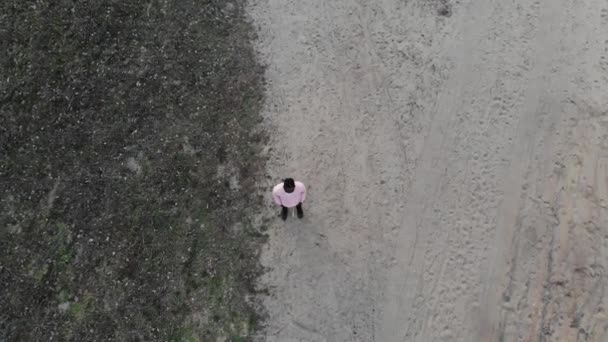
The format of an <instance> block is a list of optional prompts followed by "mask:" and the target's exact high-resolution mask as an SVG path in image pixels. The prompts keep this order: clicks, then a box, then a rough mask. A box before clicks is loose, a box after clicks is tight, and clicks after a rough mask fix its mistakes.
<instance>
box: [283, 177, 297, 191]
mask: <svg viewBox="0 0 608 342" xmlns="http://www.w3.org/2000/svg"><path fill="white" fill-rule="evenodd" d="M295 189H296V182H295V181H294V180H293V178H285V180H284V181H283V190H285V192H286V193H288V194H290V193H292V192H293V191H294V190H295Z"/></svg>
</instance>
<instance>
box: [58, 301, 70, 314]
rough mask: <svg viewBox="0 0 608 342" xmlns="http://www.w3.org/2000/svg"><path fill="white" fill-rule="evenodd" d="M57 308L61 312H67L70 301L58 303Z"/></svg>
mask: <svg viewBox="0 0 608 342" xmlns="http://www.w3.org/2000/svg"><path fill="white" fill-rule="evenodd" d="M57 308H58V309H59V311H61V312H66V311H68V309H69V308H70V302H65V303H61V304H59V305H57Z"/></svg>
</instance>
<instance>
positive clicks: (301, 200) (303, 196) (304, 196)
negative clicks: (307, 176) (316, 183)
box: [300, 184, 306, 203]
mask: <svg viewBox="0 0 608 342" xmlns="http://www.w3.org/2000/svg"><path fill="white" fill-rule="evenodd" d="M305 199H306V186H304V184H302V192H300V203H302V202H304V200H305Z"/></svg>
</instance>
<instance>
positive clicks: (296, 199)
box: [272, 181, 306, 208]
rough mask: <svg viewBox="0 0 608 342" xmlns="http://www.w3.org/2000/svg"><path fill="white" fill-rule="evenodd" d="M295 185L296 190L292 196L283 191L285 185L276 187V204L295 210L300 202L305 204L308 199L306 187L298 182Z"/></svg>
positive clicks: (273, 193) (273, 196) (274, 193)
mask: <svg viewBox="0 0 608 342" xmlns="http://www.w3.org/2000/svg"><path fill="white" fill-rule="evenodd" d="M295 183H296V189H295V190H294V191H293V192H292V193H290V194H288V193H286V192H285V190H283V183H280V184H277V185H275V187H274V189H272V198H273V199H274V203H276V204H277V205H282V206H284V207H287V208H293V207H295V206H296V205H298V204H299V203H300V202H304V199H306V187H305V186H304V184H303V183H301V182H297V181H296V182H295Z"/></svg>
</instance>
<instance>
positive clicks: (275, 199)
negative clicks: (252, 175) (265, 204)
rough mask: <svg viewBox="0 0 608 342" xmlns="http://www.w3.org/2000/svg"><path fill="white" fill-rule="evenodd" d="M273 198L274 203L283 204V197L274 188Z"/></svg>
mask: <svg viewBox="0 0 608 342" xmlns="http://www.w3.org/2000/svg"><path fill="white" fill-rule="evenodd" d="M272 199H273V200H274V203H276V205H281V206H282V205H283V203H281V197H280V196H279V194H278V193H277V192H276V191H275V190H274V189H273V190H272Z"/></svg>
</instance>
